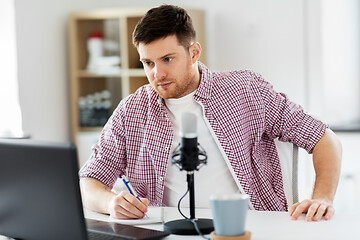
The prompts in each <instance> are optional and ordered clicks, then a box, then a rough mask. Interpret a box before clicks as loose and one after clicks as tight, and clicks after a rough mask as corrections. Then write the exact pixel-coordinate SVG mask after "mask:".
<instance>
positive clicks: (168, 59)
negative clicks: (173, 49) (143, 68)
mask: <svg viewBox="0 0 360 240" xmlns="http://www.w3.org/2000/svg"><path fill="white" fill-rule="evenodd" d="M171 60H172V58H171V57H167V58H164V61H165V62H171Z"/></svg>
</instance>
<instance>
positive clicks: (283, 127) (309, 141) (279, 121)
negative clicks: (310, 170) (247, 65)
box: [256, 74, 328, 153]
mask: <svg viewBox="0 0 360 240" xmlns="http://www.w3.org/2000/svg"><path fill="white" fill-rule="evenodd" d="M256 79H257V83H258V86H259V89H260V94H261V98H262V101H263V103H264V107H265V132H266V134H267V135H268V136H270V137H272V138H277V137H278V138H279V140H280V141H283V142H291V143H294V144H296V145H297V146H299V147H301V148H303V149H305V150H306V151H307V152H308V153H312V151H313V149H314V147H315V145H316V143H317V142H318V141H319V140H320V138H321V137H322V136H323V134H324V133H325V130H326V128H327V127H328V126H327V125H326V124H324V123H323V122H321V121H320V120H318V119H315V118H314V117H312V116H310V115H309V114H307V113H305V112H304V110H303V108H302V107H301V106H300V105H298V104H296V103H294V102H292V101H290V99H289V98H288V97H287V96H286V95H285V94H283V93H278V92H276V91H275V90H274V89H273V86H272V85H271V84H270V83H268V82H266V81H265V80H264V79H263V78H262V77H261V76H260V75H258V74H256Z"/></svg>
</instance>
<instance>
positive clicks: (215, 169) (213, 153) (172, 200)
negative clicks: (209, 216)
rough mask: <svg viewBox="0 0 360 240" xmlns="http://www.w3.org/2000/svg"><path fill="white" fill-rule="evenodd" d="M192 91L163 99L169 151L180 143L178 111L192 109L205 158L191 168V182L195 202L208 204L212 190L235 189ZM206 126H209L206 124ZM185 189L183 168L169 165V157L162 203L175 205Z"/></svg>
mask: <svg viewBox="0 0 360 240" xmlns="http://www.w3.org/2000/svg"><path fill="white" fill-rule="evenodd" d="M194 94H195V92H193V93H190V94H188V95H186V96H185V97H182V98H178V99H165V105H166V107H167V109H168V112H169V115H170V117H171V120H172V122H173V125H174V130H175V137H174V142H173V145H172V149H171V152H172V151H173V150H174V149H175V147H176V146H177V145H178V144H179V143H180V139H181V138H180V124H181V123H180V120H181V114H182V112H185V111H186V112H192V113H194V114H196V116H197V132H198V142H199V143H200V145H201V146H202V147H203V148H204V149H205V151H206V153H207V156H208V159H207V164H206V165H204V166H203V167H201V168H200V170H199V171H195V172H194V178H195V180H194V182H195V206H196V207H199V208H209V207H210V202H209V197H210V195H212V194H221V193H224V194H225V193H238V192H240V191H239V188H238V187H237V185H236V183H235V180H234V178H233V176H232V175H231V173H230V170H229V168H228V165H227V163H226V162H225V159H224V157H223V156H222V154H221V152H220V149H219V146H218V145H217V144H216V142H215V140H214V137H213V136H212V135H211V132H210V129H209V127H210V125H209V124H208V123H207V122H205V121H207V120H206V119H205V117H204V114H203V109H202V107H201V105H200V104H198V103H197V102H196V101H195V100H194V98H193V96H194ZM208 126H209V127H208ZM186 190H187V182H186V171H185V170H183V171H180V170H179V168H178V167H177V166H176V165H173V164H172V162H171V159H169V161H168V168H167V173H166V178H165V190H164V204H165V205H166V206H172V207H174V206H177V204H178V201H179V199H180V198H181V197H182V196H183V195H184V194H185V192H186ZM188 199H189V198H188V197H185V198H184V199H183V200H182V202H181V206H182V207H188V206H189V200H188Z"/></svg>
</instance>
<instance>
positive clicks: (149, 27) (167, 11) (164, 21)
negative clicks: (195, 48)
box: [133, 5, 196, 48]
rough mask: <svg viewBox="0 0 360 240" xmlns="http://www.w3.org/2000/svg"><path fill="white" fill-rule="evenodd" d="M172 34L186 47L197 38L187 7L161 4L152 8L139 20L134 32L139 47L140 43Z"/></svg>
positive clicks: (136, 44)
mask: <svg viewBox="0 0 360 240" xmlns="http://www.w3.org/2000/svg"><path fill="white" fill-rule="evenodd" d="M170 35H176V37H177V39H178V41H179V43H180V45H182V46H184V47H185V48H188V47H189V46H190V44H191V42H192V41H195V38H196V33H195V29H194V27H193V24H192V20H191V18H190V16H189V15H188V13H187V12H186V10H185V9H183V8H181V7H178V6H173V5H161V6H160V7H156V8H152V9H150V10H149V11H148V12H147V13H146V14H145V15H144V17H143V18H142V19H141V20H140V21H139V22H138V24H137V25H136V27H135V30H134V32H133V44H134V45H135V47H138V46H139V44H140V43H145V44H148V43H151V42H153V41H155V40H158V39H160V38H165V37H167V36H170Z"/></svg>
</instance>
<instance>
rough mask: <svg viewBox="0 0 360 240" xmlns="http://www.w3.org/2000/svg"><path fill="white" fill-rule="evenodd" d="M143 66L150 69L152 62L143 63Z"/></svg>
mask: <svg viewBox="0 0 360 240" xmlns="http://www.w3.org/2000/svg"><path fill="white" fill-rule="evenodd" d="M143 64H144V65H146V66H148V67H150V66H151V65H152V62H143Z"/></svg>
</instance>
